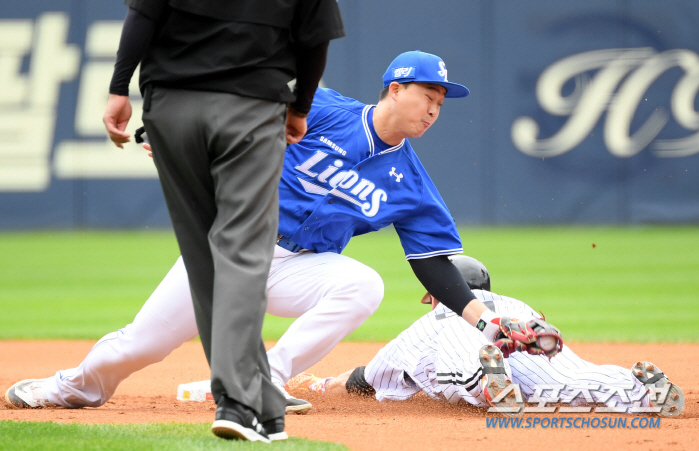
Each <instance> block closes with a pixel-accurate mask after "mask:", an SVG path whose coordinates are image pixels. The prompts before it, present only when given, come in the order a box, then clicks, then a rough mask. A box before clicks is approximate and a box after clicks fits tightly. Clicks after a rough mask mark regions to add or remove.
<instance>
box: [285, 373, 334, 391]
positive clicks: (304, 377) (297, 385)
mask: <svg viewBox="0 0 699 451" xmlns="http://www.w3.org/2000/svg"><path fill="white" fill-rule="evenodd" d="M330 379H332V378H331V377H318V376H315V375H313V374H311V373H300V374H297V375H296V376H294V377H292V378H291V379H289V382H287V383H286V387H284V388H285V389H286V390H308V391H312V392H316V393H325V385H326V384H327V383H328V381H329V380H330Z"/></svg>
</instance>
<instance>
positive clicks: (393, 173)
mask: <svg viewBox="0 0 699 451" xmlns="http://www.w3.org/2000/svg"><path fill="white" fill-rule="evenodd" d="M388 175H391V176H393V177H395V178H396V182H398V183H400V179H402V178H403V174H402V173H401V174H396V168H391V172H389V173H388Z"/></svg>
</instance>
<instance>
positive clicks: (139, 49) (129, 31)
mask: <svg viewBox="0 0 699 451" xmlns="http://www.w3.org/2000/svg"><path fill="white" fill-rule="evenodd" d="M155 27H156V22H155V21H154V20H153V19H151V18H150V17H148V16H146V15H144V14H141V13H140V12H138V11H137V10H135V9H133V8H129V10H128V12H127V13H126V19H124V26H123V28H122V31H121V40H120V41H119V49H118V50H117V61H116V63H115V64H114V73H113V74H112V81H111V83H110V84H109V99H108V100H107V108H106V109H105V112H104V116H103V117H102V121H103V122H104V126H105V128H106V129H107V134H108V135H109V139H111V140H112V142H114V144H115V145H116V146H117V147H123V144H124V143H127V142H129V141H130V140H131V137H130V136H129V134H128V133H126V132H125V129H126V125H127V124H128V123H129V119H131V103H130V102H129V82H130V81H131V77H132V76H133V73H134V71H135V70H136V67H137V66H138V63H140V62H141V59H143V57H144V56H145V54H146V50H147V49H148V45H149V44H150V41H151V39H152V38H153V35H154V34H155Z"/></svg>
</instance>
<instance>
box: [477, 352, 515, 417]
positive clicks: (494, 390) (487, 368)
mask: <svg viewBox="0 0 699 451" xmlns="http://www.w3.org/2000/svg"><path fill="white" fill-rule="evenodd" d="M478 356H479V358H480V361H481V366H482V367H483V376H482V377H481V381H480V383H481V388H482V389H483V396H484V397H485V399H486V401H488V404H490V405H491V406H492V407H498V408H500V409H501V411H500V413H502V414H503V415H505V416H515V417H516V416H520V415H522V411H523V410H522V408H523V407H524V402H519V401H518V400H517V395H516V393H515V392H514V391H510V392H509V393H508V394H507V395H505V396H504V398H502V399H501V400H499V401H497V402H493V400H494V399H496V398H498V397H499V396H500V394H501V393H502V392H503V391H505V389H507V387H509V386H510V385H511V384H512V381H510V379H509V378H508V377H507V372H506V371H505V359H504V358H503V356H502V351H500V349H498V347H497V346H494V345H485V346H483V347H482V348H481V349H480V351H478Z"/></svg>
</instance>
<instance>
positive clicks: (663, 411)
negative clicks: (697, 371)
mask: <svg viewBox="0 0 699 451" xmlns="http://www.w3.org/2000/svg"><path fill="white" fill-rule="evenodd" d="M631 372H632V373H633V375H634V376H635V377H636V379H638V380H639V381H641V383H642V384H643V385H645V387H646V392H647V394H648V400H649V404H650V407H655V408H660V411H659V412H657V414H658V415H660V416H662V417H676V416H678V415H680V414H682V412H683V411H684V393H682V389H681V388H680V387H679V386H677V385H676V384H673V383H672V382H670V380H669V379H668V378H667V376H665V375H664V374H663V372H662V371H660V368H658V367H657V366H655V365H654V364H652V363H650V362H638V363H636V364H635V365H634V366H632V367H631Z"/></svg>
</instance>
